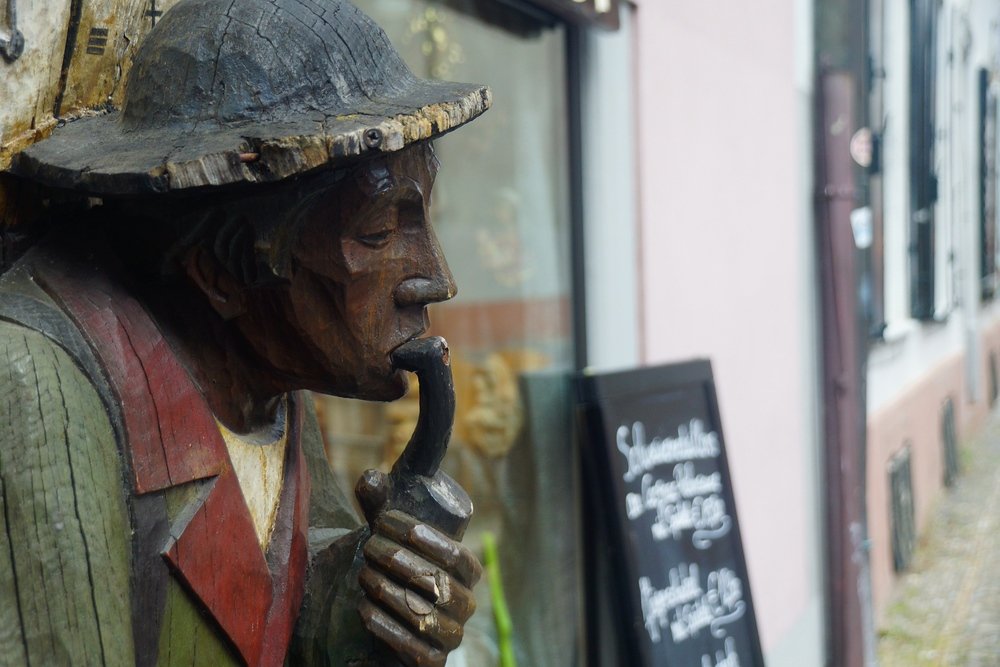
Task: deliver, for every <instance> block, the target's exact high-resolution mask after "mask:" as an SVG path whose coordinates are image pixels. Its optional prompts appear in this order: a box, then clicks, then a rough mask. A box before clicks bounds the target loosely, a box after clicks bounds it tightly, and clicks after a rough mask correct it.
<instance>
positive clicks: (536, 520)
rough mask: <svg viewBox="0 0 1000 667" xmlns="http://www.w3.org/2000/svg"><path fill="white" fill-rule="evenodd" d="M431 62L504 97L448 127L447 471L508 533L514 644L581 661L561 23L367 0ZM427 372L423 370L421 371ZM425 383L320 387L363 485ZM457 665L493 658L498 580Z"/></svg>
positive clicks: (327, 419)
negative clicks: (378, 397) (405, 387)
mask: <svg viewBox="0 0 1000 667" xmlns="http://www.w3.org/2000/svg"><path fill="white" fill-rule="evenodd" d="M355 1H356V4H358V6H359V7H361V9H362V10H363V11H366V12H367V13H369V15H371V16H372V18H374V19H375V21H376V22H377V23H379V24H380V25H381V26H382V27H383V28H384V29H385V30H386V32H387V33H388V35H389V37H390V39H391V40H392V42H393V44H394V45H395V46H396V48H397V49H398V50H399V51H400V53H401V54H402V56H403V58H404V59H405V60H406V61H407V63H408V64H409V65H410V67H411V69H413V71H414V73H416V74H417V75H418V76H423V77H436V78H444V79H451V80H457V81H470V82H481V83H486V84H489V85H490V87H491V88H492V89H493V93H494V106H493V109H492V110H490V111H489V112H488V113H487V114H486V115H485V116H483V117H482V118H480V119H479V120H477V121H475V122H474V123H473V124H471V125H470V126H468V127H466V128H463V129H461V130H459V131H457V132H455V133H453V134H450V135H448V136H446V137H444V138H442V139H440V140H439V141H437V142H436V144H435V146H436V149H437V153H438V157H439V158H440V160H441V165H442V167H441V171H440V173H439V175H438V179H437V184H436V186H435V191H434V201H433V208H432V214H433V216H434V226H435V229H436V232H437V234H438V237H439V238H440V240H441V243H442V246H443V248H444V251H445V255H446V256H447V258H448V262H449V265H450V267H451V269H452V272H453V274H454V276H455V279H456V282H457V284H458V287H459V295H458V297H456V298H455V299H454V300H453V301H451V302H448V303H444V304H438V305H435V306H433V307H431V310H430V313H431V321H432V329H431V333H433V334H440V335H443V336H445V337H446V338H447V339H448V341H449V344H450V346H451V349H452V367H453V371H454V375H455V385H456V391H457V410H456V421H455V430H454V435H453V437H452V442H451V447H450V449H449V454H448V457H447V459H446V462H445V469H446V472H448V473H449V474H450V475H452V476H453V477H454V478H455V479H456V480H458V482H459V483H461V484H462V485H463V486H464V487H465V488H466V489H467V490H468V491H469V493H470V495H471V496H472V498H473V501H474V503H475V506H476V514H475V517H474V518H473V522H472V525H471V526H470V528H469V532H468V534H467V536H466V540H465V541H466V543H467V544H469V545H470V546H472V548H474V549H477V550H479V553H480V554H482V552H481V540H482V535H483V533H484V532H486V531H489V532H490V533H492V534H494V535H495V536H496V537H497V541H498V545H499V551H500V564H501V566H502V568H503V575H504V589H505V594H506V596H507V601H508V604H509V606H510V609H511V614H512V617H513V624H514V643H515V646H516V650H517V653H518V658H519V659H520V661H521V663H522V664H528V665H569V664H576V663H577V662H578V660H577V657H576V652H577V651H576V647H577V645H578V640H579V639H580V637H579V635H578V632H577V625H578V623H579V621H580V619H581V618H582V614H581V613H580V609H579V604H580V600H579V597H578V596H579V590H580V585H579V578H578V572H579V569H578V567H579V563H578V558H579V555H578V554H579V550H578V549H577V534H576V523H575V520H574V516H575V512H576V507H577V505H578V503H577V502H576V499H575V498H576V491H575V465H574V462H573V461H574V459H573V448H572V444H571V440H570V428H569V406H570V397H569V385H568V381H567V379H566V375H565V373H564V371H566V370H567V369H568V368H569V367H570V364H571V362H572V340H571V333H570V331H571V326H570V310H569V309H570V305H569V304H570V287H569V285H570V273H569V231H568V230H569V207H568V198H569V194H568V186H567V182H568V165H567V154H568V151H567V131H566V118H567V113H566V107H565V97H564V90H565V77H566V74H565V34H564V31H563V29H562V28H560V27H558V26H552V25H548V26H547V25H542V24H539V23H538V22H536V21H534V20H532V19H531V18H530V17H526V16H525V15H523V14H520V13H518V12H516V11H514V10H511V9H509V8H506V7H504V6H503V5H502V4H501V3H497V2H495V1H493V0H489V1H486V0H483V1H481V2H472V1H465V2H460V1H454V2H447V3H443V2H427V1H425V0H355ZM414 385H415V383H414ZM418 391H419V389H418V388H416V387H415V386H414V388H413V389H412V390H411V392H410V394H409V395H408V396H407V397H405V398H403V399H401V400H399V401H397V402H395V403H390V404H385V405H383V404H374V403H364V402H359V401H349V400H345V399H333V398H328V397H318V408H319V412H320V419H321V423H322V425H323V429H324V434H325V437H326V441H327V452H328V455H329V458H330V461H331V464H332V465H333V468H334V470H335V472H336V473H337V475H338V476H339V478H340V480H341V482H342V483H343V484H344V487H345V488H353V485H354V482H355V481H356V480H357V479H358V477H359V476H360V475H361V473H362V472H363V471H364V470H365V469H367V468H371V467H379V468H382V469H383V470H388V468H389V467H390V466H391V465H392V463H393V461H395V459H396V457H397V456H398V454H399V452H400V451H401V449H402V447H403V446H404V445H405V444H406V442H407V440H408V439H409V437H410V434H411V433H412V431H413V427H414V424H415V422H416V418H417V414H418V407H417V404H418V401H417V394H418ZM476 592H477V598H478V602H479V610H478V611H477V613H476V616H475V617H474V618H473V620H472V621H471V622H470V624H469V626H468V627H467V632H466V640H465V642H464V643H463V646H462V648H461V649H460V650H459V651H456V653H455V654H453V656H452V657H451V658H450V659H449V665H452V666H455V665H463V664H467V665H488V664H496V662H497V657H498V656H497V647H496V640H495V636H496V632H495V623H494V620H493V616H492V607H491V604H490V596H489V588H488V585H487V584H486V582H485V581H484V582H483V583H481V584H480V585H479V587H478V588H477V591H476Z"/></svg>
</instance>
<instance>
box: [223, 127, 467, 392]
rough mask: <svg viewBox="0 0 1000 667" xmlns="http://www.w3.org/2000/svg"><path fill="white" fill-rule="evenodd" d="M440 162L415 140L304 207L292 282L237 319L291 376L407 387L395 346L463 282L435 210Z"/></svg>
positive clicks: (301, 382) (423, 326)
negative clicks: (437, 227) (436, 225)
mask: <svg viewBox="0 0 1000 667" xmlns="http://www.w3.org/2000/svg"><path fill="white" fill-rule="evenodd" d="M435 170H436V167H435V161H434V158H433V154H432V153H431V149H430V147H429V146H425V145H418V146H415V147H412V148H409V149H406V150H404V151H402V152H400V153H395V154H392V155H390V156H388V157H385V158H382V159H378V160H375V161H372V162H369V163H367V164H366V165H364V166H362V167H361V168H359V169H357V170H356V171H355V172H354V174H352V176H350V177H348V178H346V179H344V180H343V181H341V182H340V183H338V184H337V185H334V186H331V187H328V188H327V189H325V190H324V191H322V192H321V193H319V196H318V197H315V198H313V199H312V200H311V203H310V204H309V205H308V206H307V208H306V209H305V210H304V213H303V214H302V215H303V216H304V217H303V218H301V220H302V222H301V225H299V228H298V233H297V235H296V239H295V241H294V242H293V243H294V245H293V250H292V258H293V267H292V270H291V276H290V282H289V283H288V285H287V286H283V287H281V288H278V289H276V290H274V291H273V292H271V293H270V297H268V296H265V297H264V298H262V299H260V298H258V299H254V301H256V303H257V304H258V306H256V307H251V308H252V311H254V312H251V313H248V314H249V315H251V317H249V318H240V319H241V320H243V321H242V322H241V323H239V324H238V326H240V327H241V328H242V329H244V333H245V335H246V337H247V338H248V340H250V342H251V344H252V345H253V346H254V347H260V346H261V345H265V346H266V349H258V352H260V353H261V354H262V356H264V357H265V359H267V360H268V361H269V362H270V363H271V364H272V365H273V366H274V367H275V370H277V371H278V372H280V373H282V374H284V375H285V376H286V378H287V379H288V380H289V382H290V384H291V385H293V386H299V387H302V388H307V389H312V390H314V391H320V392H323V393H330V394H337V395H341V396H350V397H358V398H365V399H370V400H393V399H396V398H399V396H401V395H402V394H403V393H404V392H405V391H406V386H407V380H406V377H405V373H403V372H402V371H394V370H393V369H392V366H391V363H390V361H389V355H390V353H391V352H392V350H394V349H395V348H396V347H398V346H399V345H401V344H402V343H404V342H406V341H408V340H410V339H412V338H415V337H418V336H420V335H421V334H423V333H424V332H425V331H426V330H427V327H428V324H429V320H428V317H427V308H426V307H427V305H428V304H430V303H434V302H437V301H444V300H446V299H450V298H451V297H452V296H454V295H455V291H456V289H455V283H454V279H453V278H452V275H451V271H450V270H449V269H448V264H447V262H446V261H445V258H444V254H443V252H442V251H441V246H440V245H439V243H438V240H437V238H436V236H435V235H434V231H433V229H432V228H431V223H430V218H429V208H430V193H431V188H432V186H433V183H434V176H435V173H434V172H435ZM274 318H277V319H278V320H279V321H280V323H279V322H276V321H274ZM268 320H270V322H269V321H268ZM248 327H250V328H252V327H258V328H264V329H269V330H271V331H272V333H274V334H275V335H271V336H261V335H259V334H260V333H261V332H260V331H259V329H258V330H257V331H253V330H248Z"/></svg>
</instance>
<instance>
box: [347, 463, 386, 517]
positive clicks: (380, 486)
mask: <svg viewBox="0 0 1000 667" xmlns="http://www.w3.org/2000/svg"><path fill="white" fill-rule="evenodd" d="M354 495H356V496H357V497H358V502H359V503H360V504H361V511H362V512H364V514H365V519H367V520H368V523H369V525H373V524H374V523H375V520H376V519H377V518H378V516H379V515H380V514H381V513H382V511H383V510H384V509H385V504H386V502H387V501H388V499H389V477H388V476H387V475H386V474H385V473H384V472H379V471H378V470H366V471H365V473H364V474H363V475H361V479H359V480H358V484H357V486H356V487H354Z"/></svg>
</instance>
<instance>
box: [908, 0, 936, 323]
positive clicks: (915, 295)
mask: <svg viewBox="0 0 1000 667" xmlns="http://www.w3.org/2000/svg"><path fill="white" fill-rule="evenodd" d="M937 5H938V2H937V0H911V3H910V178H909V181H910V285H911V288H910V312H911V314H912V315H913V317H915V318H917V319H922V320H929V319H933V318H934V317H935V285H934V280H935V271H934V268H935V267H934V265H935V251H934V247H935V224H934V223H935V219H934V217H935V216H934V204H935V202H937V173H936V171H935V163H934V141H935V134H936V132H935V122H936V121H935V108H936V104H937V96H936V90H935V73H936V69H937V67H936V65H937V32H938V31H937V14H938V8H937Z"/></svg>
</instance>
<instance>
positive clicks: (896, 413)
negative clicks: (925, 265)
mask: <svg viewBox="0 0 1000 667" xmlns="http://www.w3.org/2000/svg"><path fill="white" fill-rule="evenodd" d="M980 340H981V347H980V349H981V350H982V356H981V358H980V363H979V373H980V374H981V375H980V377H981V378H982V381H981V384H980V386H981V387H982V397H981V399H980V400H979V401H977V402H973V401H972V400H971V398H970V396H969V395H968V392H966V390H965V387H966V384H965V380H964V364H963V359H962V355H961V354H955V355H953V356H951V357H950V358H948V359H946V360H944V361H942V362H941V363H940V364H938V365H937V366H936V367H935V368H933V369H928V370H927V372H926V373H924V374H923V375H922V377H921V380H920V381H919V382H918V383H916V384H914V385H913V386H911V387H910V388H909V389H908V390H907V391H905V392H901V394H900V396H899V397H898V398H897V399H896V400H895V401H893V402H892V403H890V404H889V405H886V406H885V407H884V408H882V409H880V410H879V411H878V412H876V413H874V414H871V415H869V416H868V534H869V538H870V539H871V544H872V550H871V559H870V563H871V569H872V596H873V606H874V610H875V617H876V619H877V620H880V619H882V617H883V615H884V613H885V611H886V608H887V606H888V603H889V601H890V598H891V595H892V589H893V585H894V584H895V581H896V574H895V572H894V570H893V565H892V537H891V528H892V527H891V521H890V509H889V508H890V504H889V502H890V501H889V473H888V467H889V461H890V460H891V459H892V458H893V456H895V455H896V454H897V453H898V452H899V451H901V449H902V447H903V444H904V443H909V444H910V448H911V450H910V451H911V463H910V467H911V474H912V482H913V499H914V506H915V515H916V524H917V531H918V534H920V533H921V532H922V530H923V528H924V526H925V524H926V522H927V520H928V518H929V517H930V514H931V512H932V511H933V508H934V504H935V501H936V500H937V499H938V497H939V496H940V494H941V492H942V489H943V483H942V479H943V476H944V461H943V457H942V441H941V414H942V409H943V406H944V403H945V401H946V400H947V399H948V398H949V397H950V398H951V400H952V403H953V405H954V406H955V422H956V426H957V427H958V438H959V442H960V443H961V442H962V440H963V439H965V438H968V437H971V436H972V435H974V434H975V433H976V432H977V431H978V430H979V428H980V426H981V425H982V424H983V422H984V421H985V419H986V417H987V415H988V414H989V395H988V392H989V370H988V363H989V354H990V352H991V351H992V352H994V353H995V354H996V355H997V358H998V359H1000V323H993V324H990V325H987V326H985V327H984V328H983V329H982V332H981V334H980ZM960 474H961V473H960Z"/></svg>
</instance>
